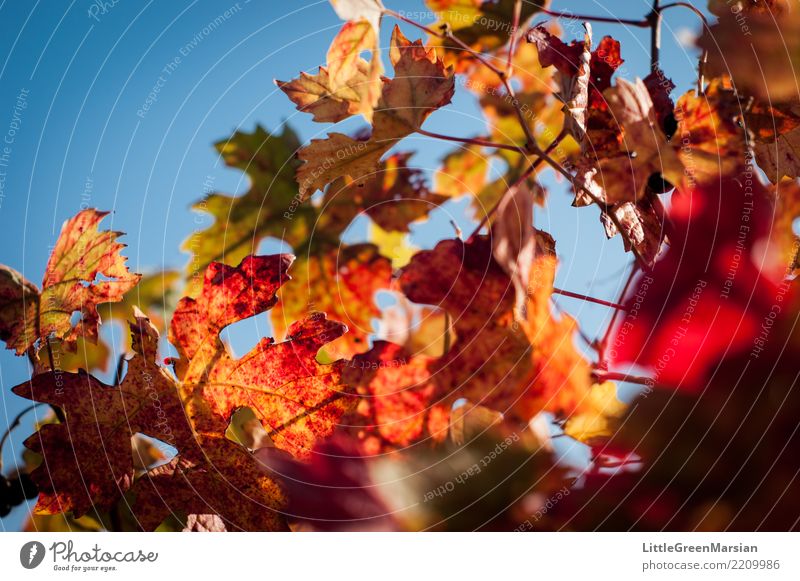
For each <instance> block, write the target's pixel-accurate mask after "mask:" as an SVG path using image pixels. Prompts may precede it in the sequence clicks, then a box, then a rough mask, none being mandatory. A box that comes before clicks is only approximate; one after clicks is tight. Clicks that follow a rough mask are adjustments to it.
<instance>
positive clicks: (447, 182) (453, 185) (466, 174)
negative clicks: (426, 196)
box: [433, 145, 489, 197]
mask: <svg viewBox="0 0 800 581" xmlns="http://www.w3.org/2000/svg"><path fill="white" fill-rule="evenodd" d="M488 171H489V158H488V157H487V156H486V155H484V154H483V152H482V150H481V148H480V147H479V146H477V145H468V146H466V147H463V148H461V149H458V150H456V151H454V152H452V153H450V154H448V155H447V156H446V157H445V158H444V159H443V160H442V167H441V168H440V169H438V170H437V171H436V175H435V176H434V182H433V183H434V188H435V190H436V191H437V192H438V193H440V194H442V195H444V196H451V197H457V196H461V195H464V194H471V195H477V194H478V193H479V192H480V191H481V190H482V189H483V187H484V186H485V185H486V174H487V172H488Z"/></svg>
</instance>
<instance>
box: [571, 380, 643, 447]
mask: <svg viewBox="0 0 800 581" xmlns="http://www.w3.org/2000/svg"><path fill="white" fill-rule="evenodd" d="M626 409H627V406H626V405H625V404H623V403H622V402H621V401H619V400H618V399H617V386H616V385H615V384H614V382H613V381H605V382H603V383H600V384H595V385H593V386H592V387H591V389H590V391H589V394H588V396H587V397H586V399H585V400H584V401H583V402H581V405H580V411H579V412H578V413H576V414H574V415H573V416H572V417H570V418H569V419H568V420H567V421H566V423H565V424H564V433H565V434H567V435H568V436H570V437H572V438H575V439H576V440H578V441H579V442H583V443H585V444H591V443H592V442H597V441H598V440H600V439H602V438H608V437H610V436H611V435H612V434H613V431H612V428H613V423H614V421H615V420H617V419H618V418H619V417H620V416H621V415H622V414H623V413H625V410H626Z"/></svg>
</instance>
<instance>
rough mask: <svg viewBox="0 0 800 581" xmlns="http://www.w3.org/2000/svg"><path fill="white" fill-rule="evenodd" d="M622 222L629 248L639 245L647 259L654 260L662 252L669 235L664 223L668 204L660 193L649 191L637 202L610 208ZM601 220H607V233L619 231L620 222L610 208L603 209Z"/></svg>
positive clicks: (604, 223)
mask: <svg viewBox="0 0 800 581" xmlns="http://www.w3.org/2000/svg"><path fill="white" fill-rule="evenodd" d="M609 211H610V212H613V213H614V214H615V216H616V218H617V222H618V223H619V224H620V225H621V226H622V229H623V231H624V233H625V236H623V237H622V241H623V244H624V247H625V251H626V252H630V251H631V247H635V248H636V251H637V252H638V253H639V256H641V257H642V258H643V259H644V260H645V262H647V263H648V264H652V263H653V262H654V261H655V259H656V258H657V257H658V255H659V254H660V252H661V247H662V243H663V242H664V241H665V239H666V237H667V236H666V228H665V227H664V215H665V210H664V205H663V204H662V203H661V200H659V198H658V196H656V195H654V194H652V193H651V194H649V195H647V196H645V197H644V198H642V199H641V200H639V201H638V202H636V203H635V204H634V203H633V202H623V203H621V204H617V205H616V206H614V207H613V208H611V209H610V210H609ZM600 221H601V222H602V223H603V228H604V229H605V232H606V236H607V237H608V238H613V237H614V236H616V235H617V234H619V228H618V227H617V224H616V223H615V222H614V221H613V220H612V219H611V217H610V216H609V215H608V213H607V212H601V214H600Z"/></svg>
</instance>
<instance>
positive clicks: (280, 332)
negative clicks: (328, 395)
mask: <svg viewBox="0 0 800 581" xmlns="http://www.w3.org/2000/svg"><path fill="white" fill-rule="evenodd" d="M292 273H293V275H292V280H291V281H288V282H287V283H286V284H285V286H284V287H283V288H282V289H281V291H280V294H279V296H280V298H281V301H280V303H278V305H277V306H276V307H275V308H274V309H273V311H272V325H273V328H274V329H275V334H276V336H278V337H283V336H284V334H286V336H287V337H290V336H291V327H290V324H289V323H290V322H291V321H294V320H297V319H298V318H301V317H303V316H306V314H307V313H308V312H309V311H321V312H324V313H327V314H328V315H330V316H331V317H333V318H334V319H336V320H340V321H342V322H344V323H345V324H346V325H347V329H348V332H347V334H346V335H344V336H343V337H341V338H337V337H338V335H337V337H330V338H329V341H332V342H331V344H330V345H328V346H327V347H326V352H328V353H329V354H330V355H331V356H333V357H334V358H340V357H345V358H349V357H352V356H353V355H354V354H356V353H361V352H363V351H364V350H366V348H367V347H368V337H369V335H370V334H371V333H372V320H373V319H374V318H376V317H378V316H379V315H380V310H379V309H378V307H377V305H376V304H375V293H376V292H378V291H380V290H382V289H388V287H389V284H390V282H391V277H392V267H391V263H390V262H389V260H388V259H386V258H385V257H383V256H381V255H380V254H379V253H378V249H377V248H376V247H375V246H374V245H372V244H355V245H352V246H343V247H331V248H328V249H323V250H321V251H320V252H319V253H316V252H314V251H313V250H312V251H309V252H308V253H303V254H302V255H301V256H300V258H299V259H298V260H297V262H296V263H295V265H294V268H293V269H292ZM334 339H336V340H334Z"/></svg>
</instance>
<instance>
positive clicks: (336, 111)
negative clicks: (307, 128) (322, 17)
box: [275, 0, 383, 123]
mask: <svg viewBox="0 0 800 581" xmlns="http://www.w3.org/2000/svg"><path fill="white" fill-rule="evenodd" d="M363 3H364V4H367V3H371V2H370V0H366V1H365V2H363ZM373 5H374V4H373ZM338 6H339V8H338V9H337V11H339V10H341V11H342V12H340V15H341V14H342V13H348V12H349V13H353V10H354V9H357V7H356V6H353V5H352V4H351V3H345V2H343V3H340V4H339V5H338ZM336 7H337V5H334V8H336ZM379 17H380V12H379V13H378V15H377V17H376V18H375V19H374V22H372V15H370V20H369V21H368V20H358V19H356V20H358V21H353V22H348V23H346V24H345V25H344V26H343V27H342V29H341V31H339V34H337V35H336V38H334V40H333V42H332V43H331V46H330V48H329V49H328V57H327V66H326V67H322V66H321V67H319V72H318V73H317V74H316V75H309V74H307V73H301V74H300V76H299V77H298V78H297V79H294V80H292V81H290V82H288V83H287V82H283V81H275V84H276V85H277V86H278V87H279V88H280V89H281V90H282V91H283V92H284V93H286V95H287V96H288V97H289V99H291V101H292V102H293V103H294V104H295V105H297V109H298V111H304V112H307V113H311V114H313V115H314V121H317V122H322V123H325V122H332V123H336V122H339V121H341V120H343V119H346V118H347V117H350V116H351V115H357V114H359V113H361V114H363V115H364V118H365V119H366V120H367V121H370V122H371V121H372V111H373V108H374V107H375V105H376V104H377V102H378V99H379V98H380V95H381V86H382V83H381V73H382V72H383V65H382V64H381V58H380V51H379V49H378V37H377V30H378V19H379ZM364 51H369V52H370V53H371V54H372V57H371V60H370V61H366V60H364V59H363V58H361V56H360V54H361V53H362V52H364Z"/></svg>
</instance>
